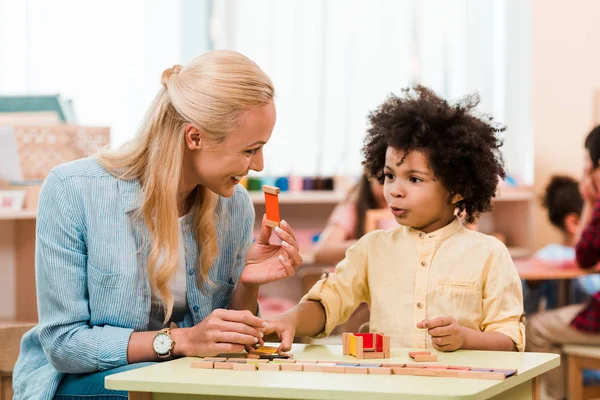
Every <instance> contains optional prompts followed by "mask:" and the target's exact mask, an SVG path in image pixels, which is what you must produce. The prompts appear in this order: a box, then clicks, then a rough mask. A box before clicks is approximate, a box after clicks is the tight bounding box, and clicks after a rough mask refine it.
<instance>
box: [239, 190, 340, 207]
mask: <svg viewBox="0 0 600 400" xmlns="http://www.w3.org/2000/svg"><path fill="white" fill-rule="evenodd" d="M249 193H250V198H251V199H252V203H254V204H264V203H265V196H264V194H263V192H249ZM346 196H347V195H346V193H344V192H336V191H318V190H314V191H305V192H281V193H280V194H279V204H337V203H339V202H340V201H342V200H344V199H345V198H346Z"/></svg>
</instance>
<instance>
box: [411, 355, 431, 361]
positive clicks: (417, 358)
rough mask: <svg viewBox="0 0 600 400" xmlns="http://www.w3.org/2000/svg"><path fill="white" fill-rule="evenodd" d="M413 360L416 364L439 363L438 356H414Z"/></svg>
mask: <svg viewBox="0 0 600 400" xmlns="http://www.w3.org/2000/svg"><path fill="white" fill-rule="evenodd" d="M413 360H415V361H416V362H425V361H437V356H436V355H429V356H414V357H413Z"/></svg>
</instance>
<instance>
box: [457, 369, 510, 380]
mask: <svg viewBox="0 0 600 400" xmlns="http://www.w3.org/2000/svg"><path fill="white" fill-rule="evenodd" d="M456 372H457V373H458V377H459V378H470V379H493V380H499V381H500V380H503V379H506V375H505V374H504V373H502V372H477V371H473V370H471V371H456Z"/></svg>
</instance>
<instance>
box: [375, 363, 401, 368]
mask: <svg viewBox="0 0 600 400" xmlns="http://www.w3.org/2000/svg"><path fill="white" fill-rule="evenodd" d="M379 366H380V367H387V368H397V367H399V368H402V367H405V366H406V364H400V363H383V364H379Z"/></svg>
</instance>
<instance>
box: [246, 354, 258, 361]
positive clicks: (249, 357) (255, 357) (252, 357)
mask: <svg viewBox="0 0 600 400" xmlns="http://www.w3.org/2000/svg"><path fill="white" fill-rule="evenodd" d="M246 358H247V359H250V360H258V359H259V358H260V356H259V355H258V354H251V353H248V354H246Z"/></svg>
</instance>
